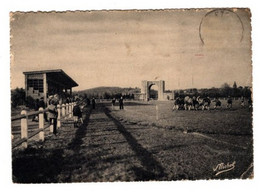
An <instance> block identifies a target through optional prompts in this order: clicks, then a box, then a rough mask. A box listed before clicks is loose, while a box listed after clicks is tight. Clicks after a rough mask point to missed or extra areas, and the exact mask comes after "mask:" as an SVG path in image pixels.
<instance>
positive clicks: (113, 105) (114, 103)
mask: <svg viewBox="0 0 260 194" xmlns="http://www.w3.org/2000/svg"><path fill="white" fill-rule="evenodd" d="M115 105H116V99H115V98H113V99H112V109H113V110H114V107H115Z"/></svg>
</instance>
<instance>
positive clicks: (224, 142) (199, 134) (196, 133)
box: [191, 132, 248, 150]
mask: <svg viewBox="0 0 260 194" xmlns="http://www.w3.org/2000/svg"><path fill="white" fill-rule="evenodd" d="M191 134H194V135H198V136H201V137H204V138H206V139H210V140H213V141H216V142H219V143H223V144H227V145H231V146H233V147H237V148H242V149H244V150H246V149H248V148H247V147H244V146H239V145H235V144H232V143H228V142H226V141H221V140H218V139H215V138H213V137H209V136H207V135H204V134H201V133H198V132H192V133H191Z"/></svg>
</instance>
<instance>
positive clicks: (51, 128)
mask: <svg viewBox="0 0 260 194" xmlns="http://www.w3.org/2000/svg"><path fill="white" fill-rule="evenodd" d="M50 132H51V133H53V119H52V120H51V122H50Z"/></svg>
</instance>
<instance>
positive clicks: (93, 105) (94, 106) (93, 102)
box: [92, 98, 96, 109]
mask: <svg viewBox="0 0 260 194" xmlns="http://www.w3.org/2000/svg"><path fill="white" fill-rule="evenodd" d="M92 108H93V109H95V108H96V100H95V98H92Z"/></svg>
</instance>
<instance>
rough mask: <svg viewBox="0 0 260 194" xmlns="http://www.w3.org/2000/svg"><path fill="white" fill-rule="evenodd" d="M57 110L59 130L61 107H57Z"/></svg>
mask: <svg viewBox="0 0 260 194" xmlns="http://www.w3.org/2000/svg"><path fill="white" fill-rule="evenodd" d="M57 109H58V118H57V128H58V129H59V128H60V127H61V123H60V117H61V116H60V115H61V106H60V105H59V104H58V106H57Z"/></svg>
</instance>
